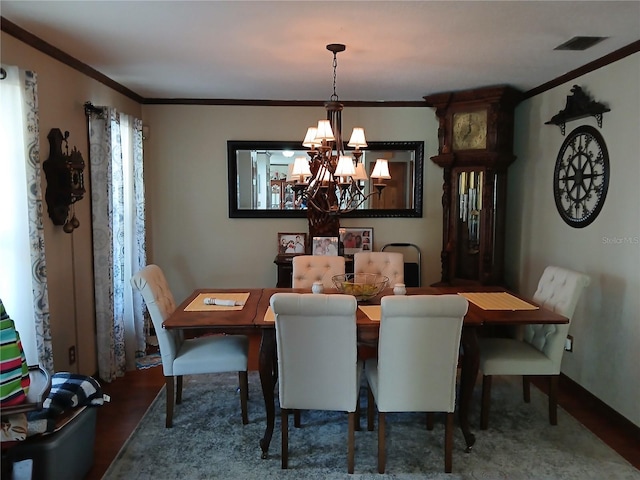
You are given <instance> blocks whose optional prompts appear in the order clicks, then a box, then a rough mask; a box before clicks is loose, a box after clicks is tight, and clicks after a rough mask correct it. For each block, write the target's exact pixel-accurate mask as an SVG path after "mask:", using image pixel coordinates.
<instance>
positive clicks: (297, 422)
mask: <svg viewBox="0 0 640 480" xmlns="http://www.w3.org/2000/svg"><path fill="white" fill-rule="evenodd" d="M300 425H302V422H301V421H300V410H298V409H296V410H294V411H293V426H294V427H296V428H300Z"/></svg>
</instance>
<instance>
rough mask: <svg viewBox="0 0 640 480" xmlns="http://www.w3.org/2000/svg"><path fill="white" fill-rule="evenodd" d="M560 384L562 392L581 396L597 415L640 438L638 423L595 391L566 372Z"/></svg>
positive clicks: (626, 432)
mask: <svg viewBox="0 0 640 480" xmlns="http://www.w3.org/2000/svg"><path fill="white" fill-rule="evenodd" d="M545 383H546V382H545ZM558 386H559V390H560V391H561V392H565V393H567V394H569V395H571V396H572V397H576V398H580V400H581V402H583V403H588V404H589V407H591V408H592V409H593V410H594V411H595V413H596V414H597V415H599V416H601V417H602V418H605V419H606V420H607V421H608V422H610V423H612V424H614V425H615V426H616V427H617V428H620V429H621V430H622V431H624V433H625V434H628V435H631V438H640V427H639V426H638V425H636V424H634V423H633V422H631V420H629V419H628V418H626V417H625V416H623V415H621V414H620V413H618V412H617V411H615V410H614V409H613V408H611V407H610V406H609V405H607V404H606V403H604V402H603V401H602V400H600V399H599V398H598V397H596V396H595V395H594V394H593V393H591V392H590V391H588V390H586V389H585V388H584V387H583V386H582V385H580V384H578V383H576V382H575V381H574V380H572V379H571V378H569V377H567V376H566V375H565V374H564V373H561V374H560V381H559V383H558Z"/></svg>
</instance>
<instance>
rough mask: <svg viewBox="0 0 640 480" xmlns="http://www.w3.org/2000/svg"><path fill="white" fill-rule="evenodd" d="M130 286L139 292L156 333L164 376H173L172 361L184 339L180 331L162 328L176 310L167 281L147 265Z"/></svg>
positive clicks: (159, 270)
mask: <svg viewBox="0 0 640 480" xmlns="http://www.w3.org/2000/svg"><path fill="white" fill-rule="evenodd" d="M131 285H132V286H133V288H135V289H136V290H138V291H140V293H141V294H142V298H143V299H144V303H145V304H146V305H147V310H149V315H150V316H151V321H152V322H153V328H154V329H155V331H156V336H157V338H158V345H159V347H160V355H161V357H162V370H163V372H164V374H165V376H172V375H173V359H174V358H176V354H177V353H178V350H180V347H181V346H182V343H183V342H184V337H183V334H182V330H166V329H165V328H163V327H162V322H164V321H165V320H166V319H167V318H169V315H171V314H172V313H173V312H174V310H175V309H176V302H175V300H174V299H173V294H172V293H171V290H170V289H169V284H168V283H167V279H166V278H165V276H164V273H162V270H161V269H160V267H158V266H157V265H147V266H146V267H145V268H143V269H142V270H141V271H140V272H138V273H137V274H135V275H134V276H133V278H132V279H131Z"/></svg>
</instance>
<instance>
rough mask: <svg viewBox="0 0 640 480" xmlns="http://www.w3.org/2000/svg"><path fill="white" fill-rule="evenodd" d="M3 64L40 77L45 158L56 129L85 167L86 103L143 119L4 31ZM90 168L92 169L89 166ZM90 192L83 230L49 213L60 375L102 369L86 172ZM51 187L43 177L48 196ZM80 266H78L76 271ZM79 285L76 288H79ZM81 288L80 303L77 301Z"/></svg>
mask: <svg viewBox="0 0 640 480" xmlns="http://www.w3.org/2000/svg"><path fill="white" fill-rule="evenodd" d="M1 41H2V45H1V48H2V50H1V58H2V63H5V64H7V65H17V66H18V67H20V68H23V69H27V70H33V71H35V72H36V73H37V74H38V103H39V105H38V106H39V112H40V159H41V161H44V160H46V159H47V158H48V156H49V142H48V140H47V135H48V134H49V131H50V130H51V129H52V128H59V129H60V130H61V131H62V132H64V131H69V134H70V136H69V147H70V148H71V147H73V146H76V147H77V148H78V150H79V151H80V153H81V154H82V158H84V160H85V163H86V164H88V163H89V155H88V152H87V120H86V117H85V115H84V108H83V104H84V102H86V101H90V102H92V103H93V104H94V105H111V106H114V107H116V108H118V109H119V110H120V111H122V112H125V113H128V114H131V115H136V116H138V117H140V115H141V109H140V105H139V104H138V103H136V102H134V101H132V100H129V99H128V98H126V97H124V96H122V95H120V94H118V93H116V92H114V91H113V90H112V89H111V88H108V87H106V86H104V85H103V84H101V83H99V82H97V81H95V80H92V79H90V78H88V77H87V76H85V75H83V74H81V73H79V72H77V71H76V70H74V69H72V68H70V67H68V66H66V65H64V64H62V63H60V62H58V61H57V60H54V59H52V58H51V57H49V56H47V55H44V54H42V53H41V52H39V51H37V50H35V49H33V48H31V47H29V46H27V45H26V44H24V43H22V42H20V41H18V40H16V39H15V38H14V37H12V36H10V35H7V34H6V33H4V32H2V37H1ZM87 168H88V167H87ZM85 183H86V186H87V189H88V191H87V194H86V195H85V197H84V199H83V200H81V201H80V202H78V203H76V205H75V209H76V216H77V217H78V220H80V228H78V229H77V230H75V231H74V233H73V234H67V233H64V232H63V231H62V227H61V226H54V225H53V222H52V221H51V220H50V219H49V217H48V215H47V214H46V212H45V219H44V234H45V244H46V261H47V278H48V286H49V306H50V314H51V330H52V337H53V355H54V367H55V370H56V371H72V372H77V373H81V374H84V375H93V374H94V373H95V372H96V371H97V361H96V347H95V314H94V302H93V267H92V247H91V214H90V212H91V210H90V209H91V205H90V198H91V196H90V185H89V173H88V171H87V170H85ZM46 187H47V183H46V180H45V176H44V172H43V174H42V189H43V190H42V192H43V195H44V192H45V190H46ZM74 265H75V268H74ZM74 285H75V288H74ZM74 290H75V299H74ZM74 345H75V346H76V352H77V354H76V356H77V362H76V363H75V364H74V365H69V354H68V352H69V347H71V346H74Z"/></svg>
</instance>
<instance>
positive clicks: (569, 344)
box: [564, 335, 573, 352]
mask: <svg viewBox="0 0 640 480" xmlns="http://www.w3.org/2000/svg"><path fill="white" fill-rule="evenodd" d="M564 349H565V350H566V351H567V352H573V336H572V335H567V339H566V340H565V341H564Z"/></svg>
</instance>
